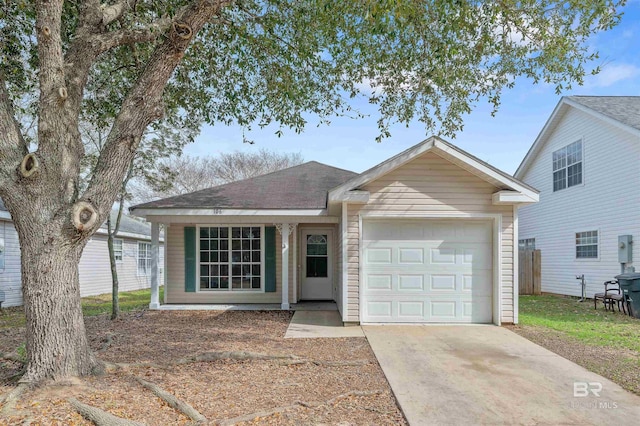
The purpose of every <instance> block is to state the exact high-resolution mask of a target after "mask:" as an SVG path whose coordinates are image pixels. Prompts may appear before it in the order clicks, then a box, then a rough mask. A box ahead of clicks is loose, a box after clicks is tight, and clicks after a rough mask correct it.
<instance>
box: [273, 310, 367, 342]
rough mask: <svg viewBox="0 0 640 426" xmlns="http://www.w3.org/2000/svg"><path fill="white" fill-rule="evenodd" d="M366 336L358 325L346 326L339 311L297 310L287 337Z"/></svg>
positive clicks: (285, 336)
mask: <svg viewBox="0 0 640 426" xmlns="http://www.w3.org/2000/svg"><path fill="white" fill-rule="evenodd" d="M331 337H364V333H362V329H361V328H360V327H358V326H353V327H344V326H343V325H342V319H341V318H340V314H339V313H338V311H296V313H295V314H293V318H291V322H290V323H289V328H287V333H286V334H285V335H284V338H285V339H313V338H331Z"/></svg>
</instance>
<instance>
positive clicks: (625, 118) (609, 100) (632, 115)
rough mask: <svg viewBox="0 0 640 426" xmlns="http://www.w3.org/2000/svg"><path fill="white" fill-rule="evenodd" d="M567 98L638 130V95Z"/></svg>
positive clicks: (639, 123) (639, 121)
mask: <svg viewBox="0 0 640 426" xmlns="http://www.w3.org/2000/svg"><path fill="white" fill-rule="evenodd" d="M568 99H570V100H572V101H574V102H577V103H579V104H580V105H583V106H586V107H587V108H590V109H592V110H594V111H596V112H599V113H601V114H604V115H606V116H608V117H610V118H613V119H614V120H617V121H619V122H621V123H623V124H626V125H627V126H631V127H634V128H636V129H638V130H640V96H568Z"/></svg>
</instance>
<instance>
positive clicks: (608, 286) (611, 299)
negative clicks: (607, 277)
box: [593, 280, 629, 314]
mask: <svg viewBox="0 0 640 426" xmlns="http://www.w3.org/2000/svg"><path fill="white" fill-rule="evenodd" d="M598 300H601V301H602V304H603V305H604V309H605V310H609V309H611V310H612V311H615V310H616V305H618V311H619V312H624V313H625V314H626V313H627V308H628V307H629V302H628V300H626V296H625V295H624V294H622V290H621V289H620V284H619V283H618V281H617V280H611V281H605V282H604V293H596V294H594V295H593V309H597V308H598ZM625 305H626V306H625ZM621 307H622V308H621Z"/></svg>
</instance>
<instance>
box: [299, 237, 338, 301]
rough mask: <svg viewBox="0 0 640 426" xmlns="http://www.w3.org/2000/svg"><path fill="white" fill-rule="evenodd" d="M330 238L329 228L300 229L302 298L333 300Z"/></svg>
mask: <svg viewBox="0 0 640 426" xmlns="http://www.w3.org/2000/svg"><path fill="white" fill-rule="evenodd" d="M331 240H332V235H331V230H329V229H325V230H322V229H316V230H303V231H302V295H301V296H302V297H301V299H302V300H333V284H332V260H331V255H332V253H331V251H332V250H331V248H332V241H331Z"/></svg>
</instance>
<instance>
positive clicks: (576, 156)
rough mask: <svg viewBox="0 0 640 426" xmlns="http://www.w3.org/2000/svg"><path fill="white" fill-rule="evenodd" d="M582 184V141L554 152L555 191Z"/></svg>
mask: <svg viewBox="0 0 640 426" xmlns="http://www.w3.org/2000/svg"><path fill="white" fill-rule="evenodd" d="M580 184H582V141H577V142H574V143H572V144H570V145H567V146H565V147H564V148H562V149H559V150H557V151H555V152H554V153H553V192H556V191H560V190H561V189H565V188H570V187H572V186H575V185H580Z"/></svg>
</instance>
